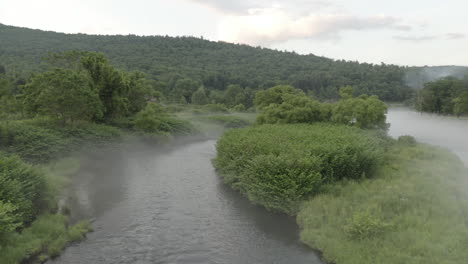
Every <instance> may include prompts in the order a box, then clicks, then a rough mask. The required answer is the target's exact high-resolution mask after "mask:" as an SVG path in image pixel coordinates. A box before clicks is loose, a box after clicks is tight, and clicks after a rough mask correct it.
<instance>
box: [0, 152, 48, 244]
mask: <svg viewBox="0 0 468 264" xmlns="http://www.w3.org/2000/svg"><path fill="white" fill-rule="evenodd" d="M47 191H48V190H47V183H46V180H45V178H44V174H43V173H42V172H40V171H38V170H36V169H34V168H32V167H31V166H30V165H27V164H25V163H24V162H23V161H21V160H20V159H19V158H18V157H16V156H6V155H5V154H3V153H0V236H1V234H2V233H4V232H11V231H14V230H15V229H16V228H19V227H22V226H23V225H24V224H28V223H30V222H31V221H32V220H34V218H35V217H36V215H38V214H39V213H40V212H41V211H42V210H44V209H45V208H47V207H48V199H49V198H50V197H48V192H47Z"/></svg>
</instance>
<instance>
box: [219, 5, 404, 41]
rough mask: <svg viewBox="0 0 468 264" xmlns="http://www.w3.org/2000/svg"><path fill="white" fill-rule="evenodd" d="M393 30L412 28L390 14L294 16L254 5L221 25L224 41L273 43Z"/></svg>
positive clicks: (311, 14)
mask: <svg viewBox="0 0 468 264" xmlns="http://www.w3.org/2000/svg"><path fill="white" fill-rule="evenodd" d="M374 29H393V30H399V31H408V30H411V27H410V26H407V25H402V24H400V20H399V19H397V18H394V17H390V16H384V15H378V16H367V17H361V16H355V15H349V14H333V13H331V14H317V13H308V14H306V15H299V16H298V15H295V14H293V13H291V12H287V11H286V10H285V9H283V8H279V7H271V8H255V9H250V10H249V12H248V14H246V15H231V16H227V17H225V18H224V19H223V20H222V22H221V23H220V25H219V29H218V35H219V38H220V39H222V40H225V41H230V42H238V43H247V44H252V45H257V44H272V43H278V42H283V41H286V40H291V39H307V38H321V39H337V38H339V35H340V33H341V32H343V31H348V30H358V31H363V30H374Z"/></svg>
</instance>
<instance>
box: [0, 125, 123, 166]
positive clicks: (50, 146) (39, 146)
mask: <svg viewBox="0 0 468 264" xmlns="http://www.w3.org/2000/svg"><path fill="white" fill-rule="evenodd" d="M120 136H121V132H120V131H119V130H118V129H116V128H113V127H109V126H106V125H98V124H89V123H85V124H81V125H77V126H65V127H63V126H60V125H57V124H56V123H54V122H51V121H50V120H47V119H44V120H41V119H35V120H22V121H3V122H0V149H2V150H4V151H6V152H9V153H14V154H17V155H19V156H20V157H21V158H23V159H25V160H27V161H31V162H47V161H50V160H51V159H54V158H57V157H59V156H60V155H62V154H64V153H67V152H70V151H71V150H75V149H76V148H78V147H80V146H81V147H82V146H83V145H84V144H97V143H103V142H106V141H109V140H112V139H116V138H119V137H120Z"/></svg>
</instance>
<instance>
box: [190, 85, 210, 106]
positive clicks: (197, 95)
mask: <svg viewBox="0 0 468 264" xmlns="http://www.w3.org/2000/svg"><path fill="white" fill-rule="evenodd" d="M209 102H210V101H209V99H208V96H207V95H206V91H205V87H203V86H200V88H198V90H196V91H195V92H194V93H193V94H192V104H195V105H205V104H208V103H209Z"/></svg>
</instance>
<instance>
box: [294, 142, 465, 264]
mask: <svg viewBox="0 0 468 264" xmlns="http://www.w3.org/2000/svg"><path fill="white" fill-rule="evenodd" d="M467 190H468V172H467V170H466V169H465V168H464V167H463V164H462V162H461V161H460V160H459V159H458V158H457V157H456V156H455V155H454V154H451V153H449V152H448V151H446V150H442V149H438V148H435V147H430V146H426V145H419V144H415V143H414V142H412V141H411V140H410V141H408V138H404V139H403V140H402V141H401V142H400V143H398V144H396V145H394V146H393V147H392V148H391V150H390V151H389V152H388V153H387V159H386V163H385V164H384V165H383V166H382V167H381V168H380V169H379V170H378V173H377V174H376V177H375V178H373V179H366V180H361V181H354V180H351V181H345V182H341V183H337V184H334V185H331V186H329V189H328V190H327V192H325V193H322V194H320V195H318V196H316V197H314V198H312V199H310V200H309V201H307V202H306V203H304V204H303V207H302V209H301V211H300V213H299V215H298V217H297V220H298V223H299V225H300V226H301V228H302V232H301V240H302V241H304V243H306V244H307V245H310V246H311V247H313V248H315V249H318V250H320V251H321V252H323V257H324V259H325V260H327V261H328V262H331V263H337V264H374V263H381V264H387V263H388V264H395V263H405V264H423V263H424V264H460V263H466V262H467V260H468V251H467V250H466V249H467V247H468V192H467Z"/></svg>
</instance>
